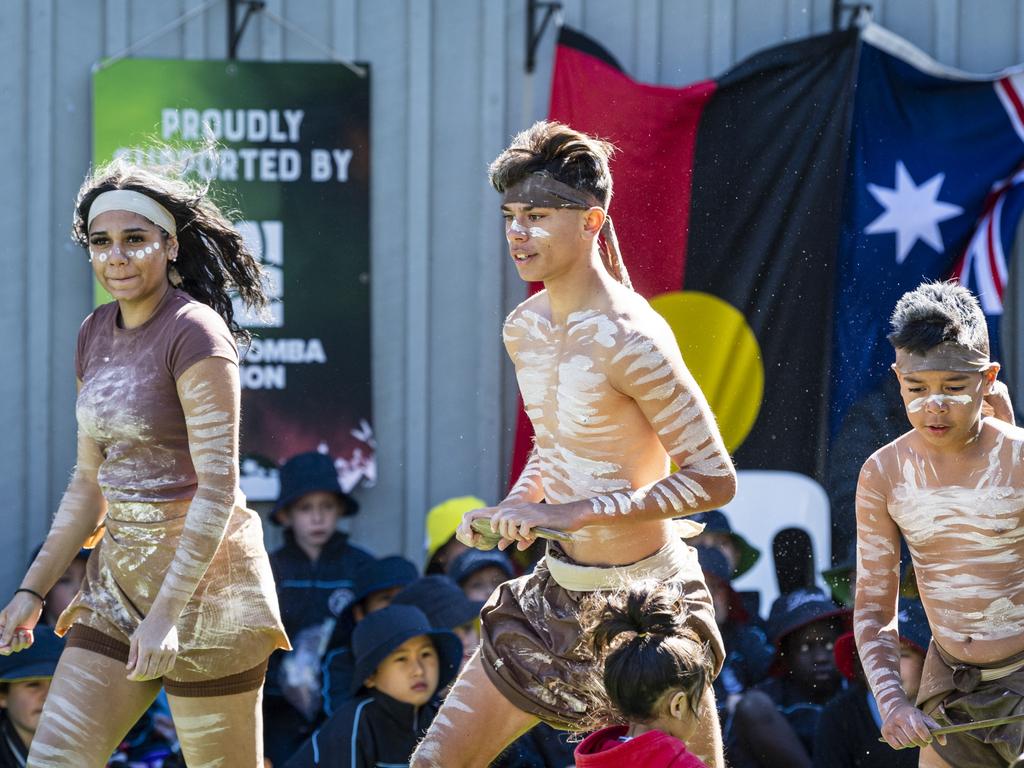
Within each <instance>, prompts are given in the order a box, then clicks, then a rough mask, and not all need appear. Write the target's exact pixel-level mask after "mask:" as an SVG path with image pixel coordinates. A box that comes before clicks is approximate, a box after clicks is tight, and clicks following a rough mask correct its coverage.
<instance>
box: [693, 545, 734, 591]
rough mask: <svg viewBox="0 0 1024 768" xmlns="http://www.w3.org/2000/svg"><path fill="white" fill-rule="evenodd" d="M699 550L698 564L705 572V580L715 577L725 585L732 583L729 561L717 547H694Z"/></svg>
mask: <svg viewBox="0 0 1024 768" xmlns="http://www.w3.org/2000/svg"><path fill="white" fill-rule="evenodd" d="M694 549H696V550H697V562H698V563H700V569H701V570H702V571H703V572H704V578H705V579H707V578H708V577H709V576H713V577H715V578H716V579H718V580H719V581H720V582H722V583H724V584H729V583H730V582H731V581H732V568H730V567H729V560H728V559H727V558H726V556H725V555H724V554H722V551H721V550H720V549H718V548H717V547H703V546H697V547H694Z"/></svg>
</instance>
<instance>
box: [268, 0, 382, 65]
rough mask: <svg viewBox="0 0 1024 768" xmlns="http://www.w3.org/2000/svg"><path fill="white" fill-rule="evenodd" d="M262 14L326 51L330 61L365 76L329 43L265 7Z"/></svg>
mask: <svg viewBox="0 0 1024 768" xmlns="http://www.w3.org/2000/svg"><path fill="white" fill-rule="evenodd" d="M263 15H264V16H266V17H267V18H268V19H270V20H271V21H272V22H274V23H275V24H277V25H278V26H279V27H281V28H282V29H284V30H285V31H287V32H291V33H292V34H293V35H296V36H298V37H301V38H302V39H303V40H305V41H306V42H307V43H309V44H310V45H312V46H313V47H314V48H318V49H320V50H321V51H323V52H324V53H326V54H327V56H328V57H329V58H330V59H331V61H334V62H337V63H338V64H343V65H344V66H346V67H348V68H349V69H350V70H351V71H352V72H354V73H355V74H357V75H359V77H366V70H365V69H363V68H362V67H360V66H359V65H358V64H353V63H352V62H351V61H348V60H347V59H345V58H344V57H343V56H342V55H341V54H340V53H338V52H337V51H336V50H334V49H333V48H331V47H330V46H329V45H327V44H325V43H322V42H320V41H319V40H317V39H316V38H315V37H313V36H312V35H311V34H309V33H308V32H306V30H304V29H302V28H300V27H297V26H295V25H294V24H292V23H291V22H290V21H288V20H287V19H283V18H281V17H280V16H278V15H277V14H276V13H274V12H273V11H271V10H269V9H268V8H266V7H264V8H263Z"/></svg>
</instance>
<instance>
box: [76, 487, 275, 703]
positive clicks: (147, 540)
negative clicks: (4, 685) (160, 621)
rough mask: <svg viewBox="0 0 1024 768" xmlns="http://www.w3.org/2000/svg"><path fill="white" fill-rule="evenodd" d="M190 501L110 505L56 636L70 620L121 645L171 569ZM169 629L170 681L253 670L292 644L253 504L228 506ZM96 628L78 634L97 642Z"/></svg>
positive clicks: (207, 678) (185, 681)
mask: <svg viewBox="0 0 1024 768" xmlns="http://www.w3.org/2000/svg"><path fill="white" fill-rule="evenodd" d="M188 507H189V502H188V501H178V502H166V503H160V504H151V503H144V502H112V503H111V504H110V505H109V508H108V511H107V517H106V520H105V526H106V531H105V533H104V535H103V536H102V538H100V540H99V543H98V544H97V545H96V547H95V548H94V549H93V551H92V553H91V554H90V555H89V560H88V562H87V563H86V569H85V579H84V580H83V581H82V587H81V590H80V591H79V593H78V594H77V595H76V596H75V598H74V600H72V601H71V604H70V605H69V606H68V607H67V609H66V610H65V611H64V612H63V613H62V614H61V616H60V619H59V620H58V621H57V627H56V632H57V634H60V635H63V634H64V633H65V632H67V631H68V630H69V629H71V627H72V625H76V626H79V627H83V628H88V629H90V630H94V631H95V632H99V633H102V635H105V636H106V637H108V638H110V639H111V640H112V641H114V642H115V643H117V644H127V643H129V641H130V639H131V636H132V634H133V633H134V632H135V629H136V627H138V626H139V623H140V622H141V621H142V619H143V618H145V616H146V614H147V613H148V612H149V609H150V607H151V606H152V604H153V600H154V599H155V598H156V596H157V594H158V592H159V591H160V586H161V585H162V584H163V579H164V575H165V574H166V573H167V572H168V571H169V570H170V567H171V562H172V561H173V560H174V555H175V552H176V551H177V548H178V542H179V541H180V539H181V533H182V530H183V529H184V526H185V515H186V513H187V512H188ZM177 629H178V647H179V651H178V657H177V660H176V661H175V664H174V668H173V669H172V670H171V672H170V673H169V674H168V675H167V676H166V680H167V681H168V682H170V683H172V684H173V683H178V684H190V683H200V682H207V681H212V680H220V679H221V678H229V677H232V676H237V675H240V674H242V673H253V672H254V671H255V670H258V669H261V668H262V667H263V665H264V663H265V662H266V660H267V657H268V656H270V654H271V653H272V652H273V651H274V650H275V649H276V648H285V649H290V648H291V645H290V644H289V642H288V637H287V635H286V634H285V631H284V625H283V624H282V623H281V614H280V610H279V608H278V604H277V590H276V589H275V587H274V577H273V574H272V573H271V570H270V560H269V558H268V557H267V551H266V548H265V547H264V545H263V528H262V524H261V522H260V518H259V515H257V514H256V513H255V512H253V511H252V510H250V509H246V508H245V507H244V506H236V507H235V509H234V510H233V511H232V513H231V518H230V520H229V522H228V526H227V530H226V531H225V533H224V538H223V539H222V540H221V543H220V546H219V547H218V548H217V552H216V554H215V555H214V557H213V561H212V562H211V563H210V567H209V568H208V569H207V571H206V574H205V575H204V576H203V578H202V580H201V581H200V582H199V585H198V586H197V587H196V591H195V593H194V594H193V595H192V599H191V600H189V602H188V603H187V604H186V606H185V609H184V610H183V611H182V613H181V616H180V618H179V619H178V622H177ZM76 632H78V630H76ZM95 632H88V633H84V634H85V635H87V636H89V637H92V638H95V637H96V635H95ZM75 634H76V633H74V632H73V633H72V636H74V635H75ZM79 634H83V633H79ZM94 644H95V643H94ZM83 647H88V646H83ZM112 647H113V646H112ZM97 649H98V646H97ZM98 652H102V651H98ZM107 655H111V656H113V654H112V653H111V654H107ZM257 687H258V686H257Z"/></svg>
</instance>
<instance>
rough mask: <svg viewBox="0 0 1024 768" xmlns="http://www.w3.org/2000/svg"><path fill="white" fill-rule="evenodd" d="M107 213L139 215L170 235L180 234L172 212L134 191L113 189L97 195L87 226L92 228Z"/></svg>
mask: <svg viewBox="0 0 1024 768" xmlns="http://www.w3.org/2000/svg"><path fill="white" fill-rule="evenodd" d="M107 211H130V212H131V213H137V214H139V215H140V216H145V217H146V218H147V219H149V220H150V221H152V222H153V223H154V224H156V225H157V226H158V227H163V229H164V231H166V232H167V234H169V235H175V234H177V233H178V228H177V227H176V226H175V224H174V217H173V216H171V212H170V211H168V210H167V209H166V208H164V207H163V206H162V205H160V203H158V202H157V201H156V200H154V199H153V198H152V197H149V196H148V195H144V194H142V193H141V192H136V191H135V190H134V189H113V190H111V191H110V192H104V193H103V194H101V195H97V196H96V199H95V200H93V201H92V205H91V206H90V207H89V220H88V221H86V223H85V226H86V227H89V226H91V225H92V220H93V219H95V218H96V217H97V216H99V215H100V214H101V213H106V212H107Z"/></svg>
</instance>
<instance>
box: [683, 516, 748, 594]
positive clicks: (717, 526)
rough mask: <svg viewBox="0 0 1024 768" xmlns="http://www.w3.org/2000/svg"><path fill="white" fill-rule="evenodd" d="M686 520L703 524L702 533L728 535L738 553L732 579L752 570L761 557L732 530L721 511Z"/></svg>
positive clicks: (690, 517) (727, 519)
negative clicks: (738, 557)
mask: <svg viewBox="0 0 1024 768" xmlns="http://www.w3.org/2000/svg"><path fill="white" fill-rule="evenodd" d="M686 519H687V520H692V521H693V522H695V523H703V524H704V533H725V534H728V535H729V538H730V539H732V542H733V544H735V545H736V548H737V549H738V550H739V551H740V559H739V562H737V563H736V570H735V571H734V572H733V574H732V577H733V578H734V579H738V578H739V577H740V576H742V575H743V574H744V573H746V572H747V571H749V570H750V569H751V568H753V567H754V564H755V563H756V562H757V561H758V559H759V558H760V557H761V550H759V549H758V548H757V547H755V546H754V545H753V544H751V543H750V542H749V541H747V540H746V539H745V538H743V536H742V535H740V534H738V533H736V531H734V530H733V529H732V526H731V525H730V524H729V518H727V517H726V516H725V513H724V512H723V511H722V510H720V509H710V510H708V511H707V512H699V513H697V514H696V515H690V516H689V517H688V518H686Z"/></svg>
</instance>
